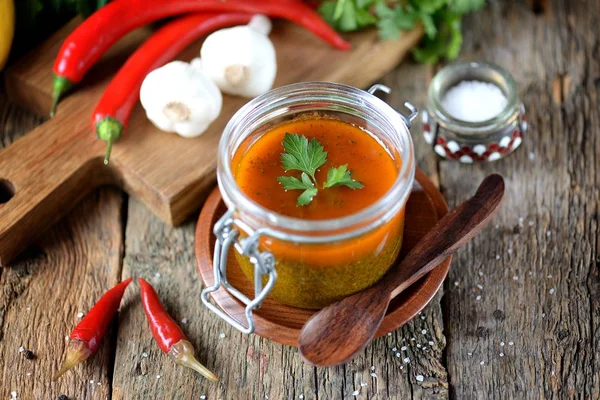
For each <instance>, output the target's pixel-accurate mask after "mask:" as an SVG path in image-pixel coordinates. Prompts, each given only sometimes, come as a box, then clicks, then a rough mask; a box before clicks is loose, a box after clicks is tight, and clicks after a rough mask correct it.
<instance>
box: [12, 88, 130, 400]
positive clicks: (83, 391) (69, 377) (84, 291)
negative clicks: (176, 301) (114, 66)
mask: <svg viewBox="0 0 600 400" xmlns="http://www.w3.org/2000/svg"><path fill="white" fill-rule="evenodd" d="M39 122H40V120H39V118H38V117H35V116H33V115H31V114H30V113H28V112H26V111H23V110H20V109H18V108H17V107H15V106H14V105H13V104H10V103H8V102H7V101H6V100H5V98H4V97H3V96H2V97H1V98H0V147H2V146H6V145H8V144H9V143H11V142H12V141H14V140H15V139H17V137H19V136H21V135H23V134H24V133H25V132H26V131H28V130H30V129H32V128H33V127H35V126H36V125H37V124H39ZM122 201H123V196H122V194H121V193H120V192H119V191H117V190H115V189H103V190H100V191H98V192H97V193H95V194H94V195H92V196H90V197H89V198H87V199H86V200H85V201H83V202H82V203H81V204H80V205H79V206H78V207H76V208H75V210H74V211H73V212H71V213H70V214H69V215H68V216H67V217H65V218H64V219H63V220H61V221H60V222H59V223H58V224H57V225H56V226H55V227H54V228H52V229H51V230H50V231H48V233H47V234H45V235H44V236H43V238H42V239H41V240H40V241H39V242H38V243H37V244H36V245H34V246H31V247H30V248H29V249H28V250H27V251H26V252H25V253H24V254H23V255H21V256H20V257H19V258H18V259H17V260H16V261H15V262H13V263H11V264H10V265H7V266H4V267H3V268H2V269H0V272H1V277H0V374H1V375H0V395H1V396H2V397H3V398H10V397H11V392H13V391H15V392H16V393H17V395H18V398H19V399H36V400H37V399H54V398H57V397H58V395H59V394H66V395H68V396H69V397H70V398H87V399H106V398H108V397H109V395H110V392H111V388H110V383H111V375H112V362H113V361H112V360H113V350H114V330H111V332H109V337H108V338H107V340H105V342H104V344H103V345H102V347H101V349H100V351H99V353H98V354H97V355H96V356H95V357H94V358H93V360H91V361H88V362H86V363H84V364H83V365H82V366H79V367H76V368H75V369H74V370H73V371H71V372H69V373H67V374H66V375H64V376H63V377H62V378H61V379H60V380H59V381H58V382H52V381H51V378H52V376H53V374H54V373H55V372H56V371H57V370H58V367H59V366H60V363H61V362H62V361H63V357H64V350H65V345H66V341H65V335H68V334H69V332H70V331H71V329H72V328H73V327H74V326H75V325H76V324H77V322H78V321H79V318H77V314H78V313H79V312H86V311H87V310H88V309H89V308H91V306H92V305H93V304H94V302H95V301H96V300H97V299H98V298H99V297H100V296H101V295H102V293H103V292H104V291H105V290H107V289H109V288H110V287H111V286H112V285H114V284H115V283H116V282H117V281H118V280H119V276H120V260H121V253H122V228H121V227H122V221H121V208H122ZM0 207H2V205H0ZM20 346H23V347H24V348H26V349H29V350H31V351H32V352H33V354H34V355H35V358H34V359H32V360H27V359H25V357H24V356H23V353H20V352H19V347H20ZM91 380H93V381H94V384H91V382H90V381H91Z"/></svg>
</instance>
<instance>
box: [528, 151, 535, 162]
mask: <svg viewBox="0 0 600 400" xmlns="http://www.w3.org/2000/svg"><path fill="white" fill-rule="evenodd" d="M529 159H530V160H531V161H533V160H535V154H534V153H533V152H531V153H529Z"/></svg>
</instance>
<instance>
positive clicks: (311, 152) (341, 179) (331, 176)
mask: <svg viewBox="0 0 600 400" xmlns="http://www.w3.org/2000/svg"><path fill="white" fill-rule="evenodd" d="M282 144H283V149H284V150H285V153H281V163H282V165H283V168H284V169H285V170H286V171H290V170H294V171H301V172H302V173H301V174H300V179H298V178H296V177H294V176H278V177H277V180H278V181H279V183H280V184H281V185H282V186H283V188H284V189H285V190H302V191H303V192H302V193H301V194H300V196H298V200H297V204H298V205H299V206H306V205H308V204H310V203H311V202H312V200H313V198H314V197H315V196H316V195H317V193H318V192H319V189H318V186H319V185H318V182H317V179H316V178H315V172H316V171H317V169H319V168H320V167H321V166H323V164H325V162H327V152H326V151H325V149H323V145H321V143H319V141H318V140H317V139H315V138H312V139H311V140H310V141H309V140H308V139H307V138H306V136H304V135H302V136H301V135H298V134H296V133H286V134H285V136H284V137H283V143H282ZM334 186H347V187H349V188H351V189H362V188H363V187H364V186H363V184H362V183H360V182H358V181H355V180H354V179H352V173H351V172H350V171H349V170H348V165H347V164H345V165H342V166H339V167H334V168H330V169H329V171H328V172H327V181H326V182H324V183H323V189H327V188H331V187H334Z"/></svg>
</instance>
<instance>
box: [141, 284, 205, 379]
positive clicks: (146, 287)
mask: <svg viewBox="0 0 600 400" xmlns="http://www.w3.org/2000/svg"><path fill="white" fill-rule="evenodd" d="M138 281H139V283H140V291H141V293H142V304H143V305H144V311H146V317H147V318H148V322H149V323H150V329H151V330H152V335H153V336H154V339H155V340H156V343H157V344H158V347H160V349H161V350H162V351H163V352H165V353H167V354H169V355H170V356H171V357H173V358H174V359H175V362H176V363H177V364H179V365H183V366H184V367H188V368H191V369H193V370H194V371H197V372H198V373H200V374H201V375H203V376H204V377H206V378H208V379H210V380H211V381H216V380H217V377H216V376H215V375H214V374H213V373H212V372H210V371H209V370H208V369H207V368H206V367H205V366H204V365H202V364H200V362H198V360H196V358H195V357H194V348H193V347H192V344H191V343H190V342H189V341H188V340H187V338H186V337H185V334H184V333H183V332H182V331H181V328H179V326H178V325H177V323H176V322H175V320H174V319H173V318H171V316H170V315H169V313H167V311H166V310H165V308H164V306H163V305H162V303H161V302H160V299H159V298H158V295H157V294H156V291H155V290H154V288H153V287H152V285H150V284H149V283H148V282H146V281H145V280H143V279H142V278H139V279H138Z"/></svg>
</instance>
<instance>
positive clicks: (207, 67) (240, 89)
mask: <svg viewBox="0 0 600 400" xmlns="http://www.w3.org/2000/svg"><path fill="white" fill-rule="evenodd" d="M270 32H271V21H270V20H269V18H267V17H266V16H264V15H255V16H254V17H253V18H252V20H251V21H250V23H249V24H248V25H242V26H235V27H232V28H225V29H220V30H218V31H216V32H213V33H212V34H210V35H209V36H208V37H207V38H206V40H205V41H204V43H203V44H202V48H201V49H200V57H201V58H202V70H203V71H204V73H205V74H206V75H207V76H208V77H209V78H210V79H212V80H213V82H215V83H216V84H217V86H218V87H219V88H220V89H221V91H222V92H223V93H228V94H232V95H238V96H243V97H249V98H252V97H256V96H258V95H261V94H263V93H265V92H267V91H269V90H270V89H271V88H272V87H273V82H274V81H275V76H276V75H277V59H276V56H275V47H274V46H273V43H272V42H271V40H270V39H269V37H268V35H269V33H270Z"/></svg>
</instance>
